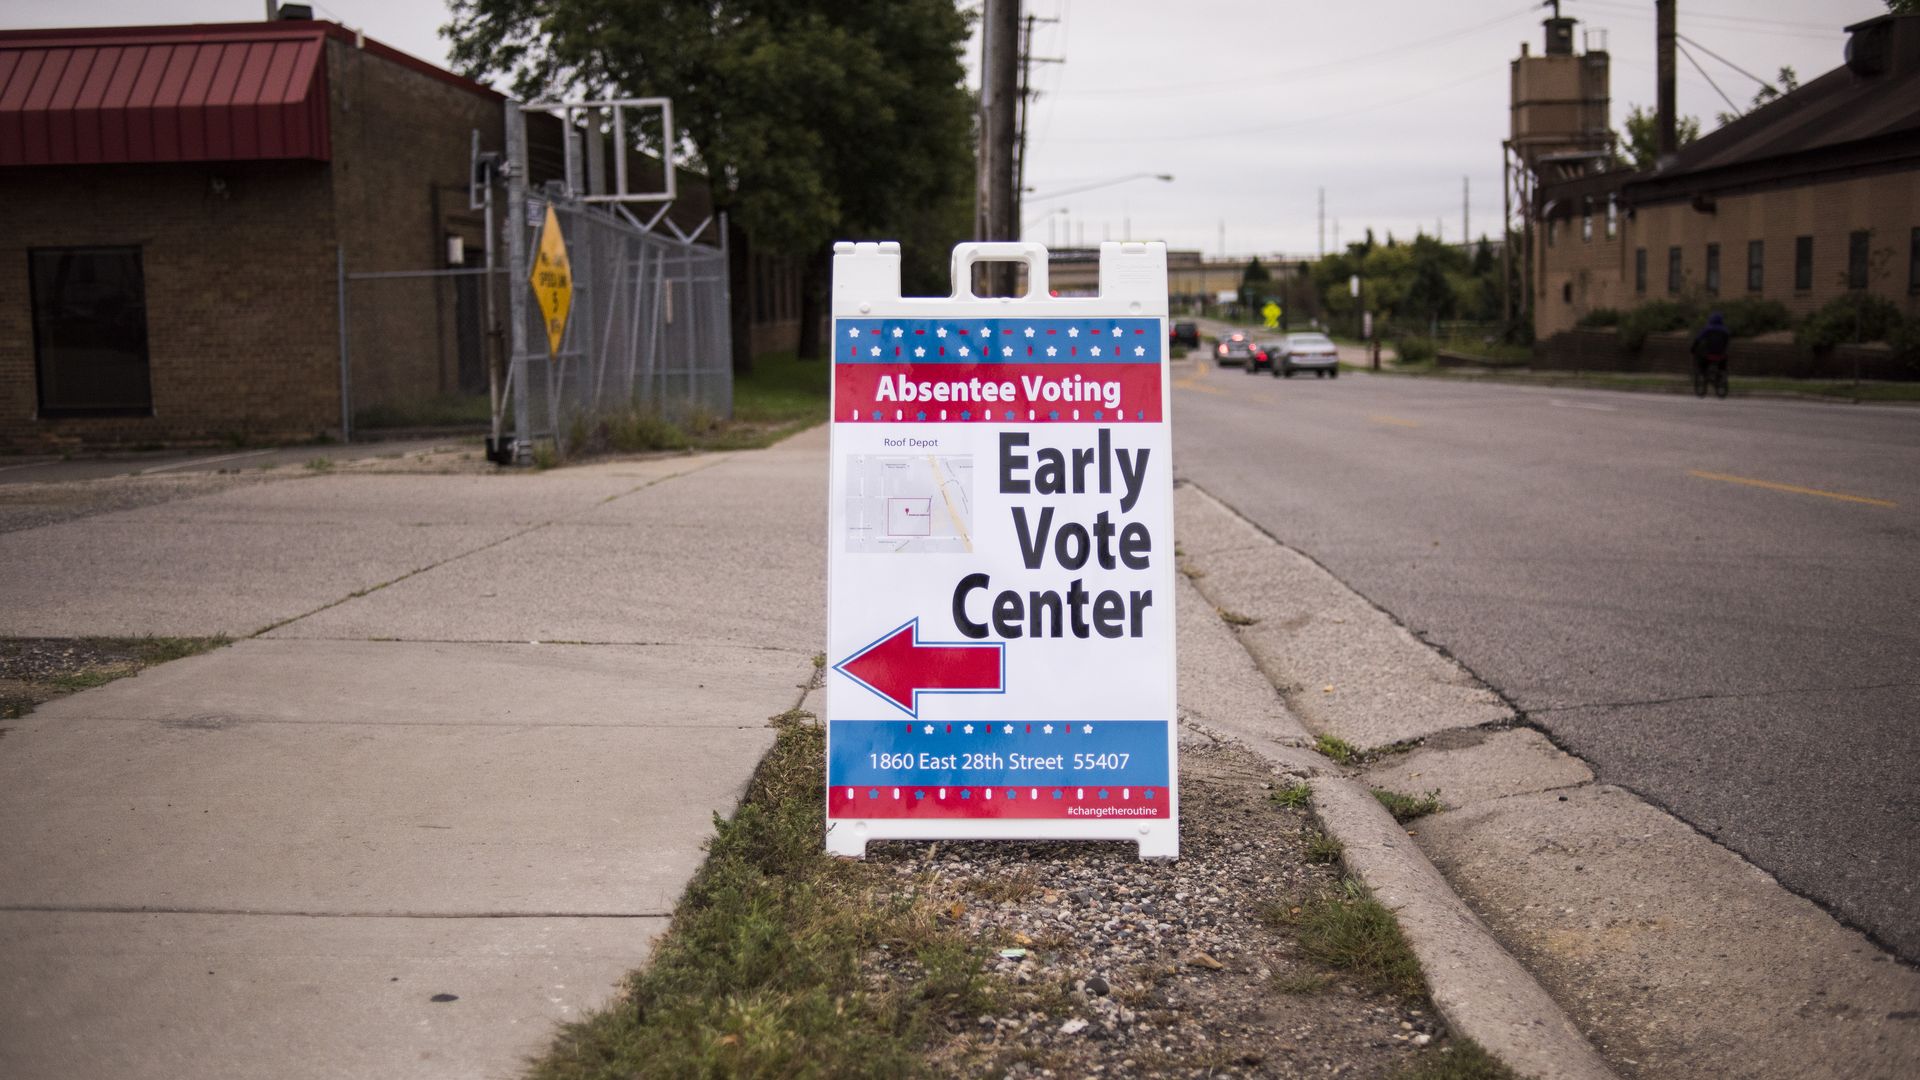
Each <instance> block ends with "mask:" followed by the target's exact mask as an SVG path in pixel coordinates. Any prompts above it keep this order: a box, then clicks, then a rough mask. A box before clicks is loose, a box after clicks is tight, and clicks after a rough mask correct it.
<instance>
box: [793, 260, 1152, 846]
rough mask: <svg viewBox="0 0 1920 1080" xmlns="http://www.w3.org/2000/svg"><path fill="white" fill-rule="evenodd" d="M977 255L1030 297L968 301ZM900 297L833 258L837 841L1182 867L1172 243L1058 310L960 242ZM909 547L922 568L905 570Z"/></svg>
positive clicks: (832, 664) (830, 765) (896, 273)
mask: <svg viewBox="0 0 1920 1080" xmlns="http://www.w3.org/2000/svg"><path fill="white" fill-rule="evenodd" d="M981 258H994V259H1018V260H1020V261H1023V262H1025V263H1027V281H1028V290H1027V294H1026V295H1025V296H1022V297H1018V298H1006V297H975V296H973V295H972V294H971V288H970V282H971V280H972V273H971V272H972V269H973V263H974V262H976V261H978V260H979V259H981ZM953 269H954V273H953V281H954V292H953V295H952V296H942V297H927V298H919V297H903V296H902V295H901V293H900V255H899V246H898V245H897V244H871V243H867V244H840V245H836V246H835V254H834V281H833V290H832V295H833V298H834V299H833V304H834V309H833V316H834V318H833V323H832V330H831V334H832V338H831V340H832V353H833V370H832V373H831V377H832V385H833V404H832V416H833V419H832V424H831V436H830V439H831V449H830V451H829V453H830V460H831V465H830V466H829V469H830V472H829V480H828V488H829V494H828V513H827V538H828V572H827V579H828V601H827V641H826V650H825V654H826V655H825V660H826V665H825V670H824V673H823V680H824V682H823V690H824V699H825V700H824V703H823V708H822V718H823V720H824V721H825V723H826V728H827V761H826V767H827V768H826V772H827V784H826V827H827V833H826V846H827V850H829V851H831V852H834V853H836V854H841V855H855V856H857V855H861V854H863V853H864V852H865V850H866V845H867V843H868V842H869V841H872V840H893V839H916V840H923V839H935V840H937V839H992V838H1003V839H1063V840H1109V841H1113V840H1122V841H1128V842H1130V843H1133V844H1136V845H1138V849H1139V852H1140V854H1141V856H1142V857H1143V858H1174V857H1177V856H1178V854H1179V802H1180V799H1179V795H1180V788H1179V770H1178V745H1177V741H1176V723H1177V717H1178V707H1177V702H1176V695H1175V677H1174V676H1175V668H1174V655H1173V654H1174V599H1175V587H1174V581H1175V577H1174V568H1173V562H1174V560H1173V550H1174V548H1173V542H1174V537H1173V462H1172V452H1173V448H1172V437H1171V433H1170V430H1169V427H1168V408H1169V405H1170V402H1169V400H1168V399H1169V393H1170V384H1169V379H1170V375H1169V369H1168V357H1167V321H1166V320H1167V277H1166V248H1165V246H1164V245H1161V244H1148V243H1106V244H1102V245H1101V249H1100V290H1099V293H1098V295H1094V296H1075V297H1058V296H1054V295H1052V294H1051V292H1050V290H1049V289H1048V288H1047V273H1046V270H1047V252H1046V249H1044V248H1042V247H1040V246H1039V245H1037V244H963V245H961V246H960V247H959V248H957V249H956V250H955V252H954V263H953ZM898 555H909V556H912V557H911V558H896V557H892V556H898Z"/></svg>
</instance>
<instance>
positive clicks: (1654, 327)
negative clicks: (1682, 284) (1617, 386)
mask: <svg viewBox="0 0 1920 1080" xmlns="http://www.w3.org/2000/svg"><path fill="white" fill-rule="evenodd" d="M1706 318H1707V313H1706V312H1705V311H1704V310H1703V309H1702V308H1701V307H1700V305H1699V304H1698V303H1696V302H1694V301H1692V300H1649V301H1648V302H1646V303H1644V304H1641V305H1640V306H1639V307H1637V308H1634V309H1633V310H1631V311H1628V312H1627V313H1626V314H1624V315H1622V316H1621V317H1620V344H1622V345H1625V346H1626V347H1627V348H1629V349H1633V350H1635V351H1638V350H1639V348H1640V347H1641V346H1642V345H1645V344H1646V343H1647V335H1648V334H1658V333H1662V332H1664V331H1668V330H1688V329H1691V328H1693V327H1695V326H1699V325H1701V324H1702V323H1704V322H1706Z"/></svg>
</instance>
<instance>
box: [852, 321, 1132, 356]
mask: <svg viewBox="0 0 1920 1080" xmlns="http://www.w3.org/2000/svg"><path fill="white" fill-rule="evenodd" d="M833 337H834V358H835V359H836V360H837V361H839V362H840V363H843V364H899V363H914V364H985V363H995V364H1012V363H1021V364H1158V363H1160V362H1161V360H1162V359H1164V358H1165V354H1166V342H1165V341H1164V340H1162V338H1161V336H1160V320H1158V319H840V320H837V321H836V322H835V323H834V326H833ZM982 343H989V344H988V346H987V350H986V352H985V353H983V352H982V350H981V346H982ZM876 349H877V350H879V351H878V352H875V351H874V350H876ZM963 349H964V350H966V351H965V352H962V351H961V350H963ZM1049 349H1051V350H1053V351H1052V352H1051V353H1049V352H1048V351H1047V350H1049ZM1008 350H1012V351H1011V352H1010V353H1009V351H1008ZM1095 350H1098V351H1097V352H1096V351H1095Z"/></svg>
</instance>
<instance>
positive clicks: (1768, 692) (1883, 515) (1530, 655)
mask: <svg viewBox="0 0 1920 1080" xmlns="http://www.w3.org/2000/svg"><path fill="white" fill-rule="evenodd" d="M1200 355H1201V354H1199V353H1195V354H1194V356H1195V359H1196V361H1197V360H1198V358H1199V357H1200ZM1735 377H1736V383H1737V378H1738V376H1737V373H1736V376H1735ZM1175 387H1176V389H1175V398H1174V413H1173V422H1174V450H1175V459H1174V460H1175V468H1176V471H1177V474H1178V475H1179V476H1180V477H1182V478H1184V479H1186V480H1188V481H1191V482H1193V483H1196V484H1198V485H1200V486H1201V487H1203V488H1205V489H1206V490H1207V491H1209V492H1211V493H1212V494H1214V495H1215V496H1217V497H1219V498H1220V499H1222V500H1224V501H1225V502H1227V503H1228V504H1229V505H1231V506H1233V507H1234V508H1235V509H1237V510H1239V511H1240V512H1241V513H1242V514H1244V515H1246V516H1247V517H1249V518H1251V519H1252V520H1254V521H1255V522H1257V523H1258V524H1259V525H1261V526H1262V527H1263V528H1265V529H1266V530H1267V531H1268V532H1270V533H1271V534H1272V535H1274V536H1275V537H1276V538H1278V539H1279V540H1281V541H1282V542H1284V543H1286V544H1288V545H1290V546H1292V547H1294V548H1296V549H1298V550H1300V551H1302V552H1304V553H1306V554H1307V555H1309V556H1311V557H1313V558H1314V559H1316V560H1318V561H1319V562H1320V563H1322V564H1323V565H1325V566H1326V567H1327V568H1328V569H1329V570H1331V571H1332V572H1333V573H1334V574H1336V575H1338V576H1339V577H1340V578H1341V579H1342V580H1343V581H1345V582H1346V583H1347V584H1348V585H1349V586H1350V587H1352V588H1354V589H1355V590H1357V591H1358V592H1360V593H1361V594H1363V595H1365V596H1366V597H1367V598H1369V599H1370V600H1372V601H1373V602H1374V603H1376V604H1378V605H1380V606H1381V607H1383V608H1385V609H1386V610H1387V611H1389V612H1391V613H1393V614H1394V615H1395V616H1396V617H1398V618H1399V619H1401V620H1402V621H1403V622H1405V623H1406V624H1407V625H1408V626H1409V627H1410V628H1411V629H1413V630H1414V631H1415V632H1416V633H1418V634H1420V635H1421V636H1423V637H1424V638H1425V639H1426V640H1428V641H1430V642H1432V643H1433V644H1436V645H1438V646H1441V647H1443V648H1445V649H1446V650H1447V651H1448V652H1450V653H1451V654H1453V655H1454V656H1455V657H1456V658H1458V659H1459V660H1460V661H1461V662H1462V663H1464V664H1465V665H1466V666H1467V667H1469V668H1470V669H1472V670H1473V671H1474V672H1475V673H1476V674H1478V675H1479V676H1480V677H1481V678H1483V679H1484V680H1486V681H1487V682H1488V683H1489V684H1490V685H1492V686H1494V687H1495V688H1497V689H1498V690H1499V691H1501V692H1502V693H1504V694H1505V695H1507V696H1508V697H1509V698H1510V699H1511V700H1512V701H1513V702H1514V703H1515V705H1516V706H1517V707H1518V708H1520V709H1522V710H1524V712H1525V713H1526V715H1527V716H1528V717H1529V718H1530V719H1531V720H1532V721H1533V722H1535V723H1538V724H1540V725H1541V726H1543V727H1544V728H1545V729H1546V730H1547V731H1549V732H1550V733H1551V735H1552V737H1553V738H1554V739H1555V740H1556V741H1557V742H1559V743H1560V744H1561V745H1562V746H1564V747H1566V748H1567V749H1568V750H1570V751H1572V752H1574V753H1576V754H1578V755H1579V756H1581V757H1582V758H1584V759H1585V760H1586V761H1587V762H1588V763H1589V765H1590V766H1591V767H1592V768H1593V770H1594V772H1595V773H1596V774H1597V775H1598V777H1599V779H1600V780H1602V781H1605V782H1609V783H1615V784H1619V785H1622V786H1624V787H1627V788H1629V789H1631V790H1633V791H1635V792H1637V793H1639V794H1640V795H1642V796H1643V797H1645V798H1647V799H1649V800H1651V801H1653V802H1655V803H1657V804H1659V805H1661V806H1663V807H1665V808H1667V809H1668V810H1670V811H1672V812H1673V813H1674V814H1676V815H1677V816H1679V817H1680V818H1681V819H1683V820H1685V821H1687V822H1688V823H1690V824H1691V825H1693V826H1694V827H1695V828H1697V829H1699V830H1701V831H1702V832H1704V833H1706V834H1707V835H1709V836H1711V837H1713V838H1714V839H1716V840H1718V841H1719V842H1721V843H1723V844H1725V845H1727V846H1728V847H1730V848H1732V849H1733V850H1735V851H1737V852H1739V853H1740V854H1741V855H1743V856H1745V857H1746V858H1748V859H1749V860H1751V861H1752V862H1754V863H1755V864H1757V865H1759V866H1760V867H1762V868H1764V869H1766V870H1767V871H1769V872H1771V873H1773V874H1774V875H1775V876H1776V877H1778V878H1779V879H1780V880H1781V881H1782V882H1783V883H1784V884H1786V885H1787V886H1788V887H1789V888H1792V889H1794V890H1795V891H1797V892H1800V893H1802V894H1803V895H1806V896H1808V897H1810V898H1812V899H1814V900H1816V901H1818V902H1819V903H1821V904H1823V905H1825V906H1827V907H1828V908H1829V909H1830V910H1832V911H1833V912H1835V913H1836V914H1837V915H1839V916H1840V917H1841V918H1843V919H1845V920H1847V921H1849V922H1851V923H1852V924H1854V925H1856V926H1858V927H1860V928H1862V929H1863V930H1866V931H1867V932H1868V933H1870V934H1872V935H1873V936H1874V937H1875V938H1876V939H1878V940H1879V941H1880V942H1881V943H1883V944H1885V945H1887V946H1889V947H1890V948H1892V949H1893V951H1895V952H1896V953H1898V954H1899V955H1901V956H1902V957H1904V958H1905V959H1907V960H1909V961H1920V409H1902V408H1895V407H1871V406H1848V405H1829V404H1817V403H1806V404H1801V403H1796V402H1788V401H1743V400H1740V399H1738V398H1734V399H1729V400H1725V401H1716V400H1711V399H1709V400H1704V401H1702V400H1696V399H1694V398H1692V397H1679V396H1666V395H1656V394H1627V393H1615V392H1608V391H1585V390H1565V389H1538V388H1531V387H1509V386H1498V385H1490V384H1484V383H1481V384H1472V385H1467V384H1458V383H1448V382H1442V381H1439V380H1429V379H1415V378H1406V377H1394V376H1374V375H1368V374H1365V373H1356V372H1348V373H1346V374H1345V375H1343V376H1342V377H1341V378H1339V379H1337V380H1330V379H1319V378H1315V377H1313V376H1300V375H1297V376H1295V377H1294V378H1292V379H1290V380H1280V379H1274V378H1271V377H1269V376H1267V375H1264V374H1262V375H1259V376H1252V377H1249V376H1247V375H1245V374H1243V373H1241V372H1240V371H1238V370H1235V369H1214V368H1212V367H1211V365H1210V364H1208V363H1197V364H1195V365H1193V366H1191V367H1183V366H1182V365H1180V364H1179V363H1178V362H1176V366H1175Z"/></svg>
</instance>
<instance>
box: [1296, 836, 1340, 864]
mask: <svg viewBox="0 0 1920 1080" xmlns="http://www.w3.org/2000/svg"><path fill="white" fill-rule="evenodd" d="M1345 853H1346V848H1344V847H1341V846H1340V841H1338V840H1335V839H1334V838H1333V837H1331V836H1328V835H1327V834H1326V833H1323V832H1316V833H1314V834H1313V836H1312V838H1311V839H1309V840H1308V841H1307V851H1306V860H1307V861H1308V862H1310V863H1336V862H1339V861H1340V856H1341V855H1343V854H1345Z"/></svg>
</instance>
